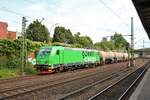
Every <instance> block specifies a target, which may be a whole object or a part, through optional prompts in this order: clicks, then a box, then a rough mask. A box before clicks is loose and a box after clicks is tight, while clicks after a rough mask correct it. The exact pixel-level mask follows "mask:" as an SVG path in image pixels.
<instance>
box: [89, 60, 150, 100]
mask: <svg viewBox="0 0 150 100" xmlns="http://www.w3.org/2000/svg"><path fill="white" fill-rule="evenodd" d="M149 67H150V62H148V63H147V64H145V65H144V66H143V67H141V68H139V69H137V70H136V71H134V72H133V73H131V74H129V75H127V76H125V77H124V78H122V79H120V80H119V81H117V82H115V83H114V84H112V85H110V86H108V87H107V88H105V89H104V90H102V91H101V92H99V93H98V94H96V95H95V96H93V97H91V98H90V99H89V100H127V99H128V98H129V97H130V95H131V93H132V92H133V91H134V89H135V88H136V86H137V85H138V83H139V82H140V80H141V79H142V77H143V76H144V74H145V72H146V71H147V69H148V68H149Z"/></svg>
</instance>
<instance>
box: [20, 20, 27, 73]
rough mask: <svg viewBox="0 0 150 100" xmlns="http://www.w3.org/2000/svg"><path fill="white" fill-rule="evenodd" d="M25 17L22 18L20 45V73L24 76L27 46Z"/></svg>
mask: <svg viewBox="0 0 150 100" xmlns="http://www.w3.org/2000/svg"><path fill="white" fill-rule="evenodd" d="M26 22H27V20H26V17H22V37H23V44H22V67H21V73H22V75H24V74H25V73H24V72H25V67H26V59H27V44H26V41H25V39H26V34H25V33H26V32H25V30H26V29H25V28H26Z"/></svg>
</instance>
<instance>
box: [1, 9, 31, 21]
mask: <svg viewBox="0 0 150 100" xmlns="http://www.w3.org/2000/svg"><path fill="white" fill-rule="evenodd" d="M0 10H1V11H4V12H9V13H12V14H15V15H18V16H25V17H28V18H30V19H34V18H33V17H30V16H26V15H24V14H22V13H18V12H15V11H13V10H10V9H8V8H6V7H0Z"/></svg>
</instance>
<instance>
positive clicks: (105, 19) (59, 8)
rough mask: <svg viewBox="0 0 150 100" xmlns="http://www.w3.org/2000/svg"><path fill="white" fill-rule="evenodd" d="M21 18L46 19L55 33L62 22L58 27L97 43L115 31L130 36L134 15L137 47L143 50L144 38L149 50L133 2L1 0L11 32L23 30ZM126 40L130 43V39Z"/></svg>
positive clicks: (0, 17)
mask: <svg viewBox="0 0 150 100" xmlns="http://www.w3.org/2000/svg"><path fill="white" fill-rule="evenodd" d="M109 8H110V9H109ZM22 16H27V19H28V23H27V24H29V23H31V22H32V21H33V20H35V19H39V20H41V19H42V18H44V19H45V20H44V21H42V23H43V24H45V25H46V26H47V27H48V29H49V31H50V32H51V33H52V34H53V30H54V27H55V26H54V24H55V23H59V24H57V26H64V27H66V28H69V29H70V30H71V31H72V32H73V34H74V33H76V32H80V33H81V35H87V36H90V37H91V38H92V40H93V41H94V43H95V42H98V41H101V39H102V37H105V36H110V35H113V34H114V33H115V32H118V33H121V34H123V35H127V34H130V23H131V21H130V20H131V16H133V17H134V33H135V42H136V41H139V40H140V41H139V42H138V43H136V45H135V48H142V40H143V39H144V40H145V42H146V43H145V47H150V40H149V39H148V36H147V34H146V32H145V30H144V28H143V26H142V24H141V21H140V19H139V17H138V15H137V12H136V10H135V8H134V6H133V4H132V2H131V0H103V1H102V0H0V21H6V22H8V24H9V27H8V29H9V30H12V31H16V30H17V31H21V20H22V19H21V18H22ZM52 26H53V27H52ZM51 28H52V29H51ZM52 34H51V36H52ZM125 38H126V39H127V40H128V42H130V37H125Z"/></svg>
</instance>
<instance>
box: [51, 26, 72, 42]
mask: <svg viewBox="0 0 150 100" xmlns="http://www.w3.org/2000/svg"><path fill="white" fill-rule="evenodd" d="M52 42H61V43H68V44H73V43H74V37H73V35H72V32H71V31H70V29H65V28H64V27H56V28H55V30H54V36H53V40H52Z"/></svg>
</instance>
